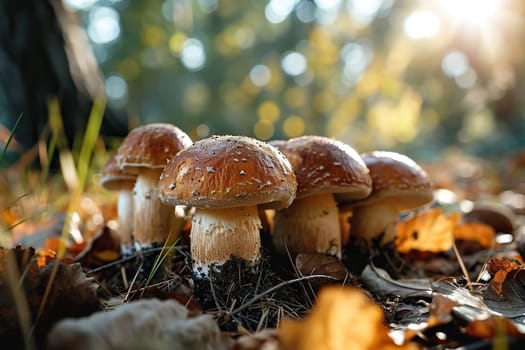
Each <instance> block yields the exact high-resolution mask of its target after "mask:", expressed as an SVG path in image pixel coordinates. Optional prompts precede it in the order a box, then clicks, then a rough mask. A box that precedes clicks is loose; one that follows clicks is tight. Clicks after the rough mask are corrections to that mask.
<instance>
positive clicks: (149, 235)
mask: <svg viewBox="0 0 525 350" xmlns="http://www.w3.org/2000/svg"><path fill="white" fill-rule="evenodd" d="M161 171H162V169H152V170H146V171H143V172H141V173H140V174H139V175H138V176H137V182H136V183H135V187H134V188H133V198H134V206H135V208H134V209H135V215H134V220H133V226H134V230H135V234H134V237H135V243H136V244H137V246H138V248H144V247H146V246H150V245H151V244H153V243H160V244H162V243H164V241H165V240H166V238H167V237H168V236H169V233H170V229H171V228H172V227H173V220H174V209H173V207H171V206H168V205H165V204H163V203H162V202H161V201H160V199H159V191H158V189H157V185H158V182H159V177H160V173H161Z"/></svg>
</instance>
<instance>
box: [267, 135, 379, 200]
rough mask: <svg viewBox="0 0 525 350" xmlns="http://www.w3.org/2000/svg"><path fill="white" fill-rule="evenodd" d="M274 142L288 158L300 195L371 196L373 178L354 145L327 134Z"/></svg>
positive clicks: (337, 198)
mask: <svg viewBox="0 0 525 350" xmlns="http://www.w3.org/2000/svg"><path fill="white" fill-rule="evenodd" d="M270 144H271V145H272V146H274V147H276V148H278V149H279V150H280V151H281V152H283V153H284V155H285V156H286V157H287V158H288V160H289V161H290V163H291V164H292V168H293V169H294V172H295V176H296V178H297V198H303V197H307V196H311V195H314V194H321V193H333V194H334V195H335V198H336V200H337V201H338V202H347V201H351V200H354V199H360V198H364V197H366V196H368V194H369V193H370V191H371V189H372V180H371V178H370V174H369V172H368V169H367V167H366V165H365V163H364V162H363V160H362V159H361V157H360V156H359V154H358V153H357V152H356V150H355V149H353V148H352V147H351V146H349V145H347V144H345V143H343V142H341V141H337V140H334V139H331V138H328V137H324V136H301V137H296V138H292V139H289V140H287V141H282V140H275V141H270Z"/></svg>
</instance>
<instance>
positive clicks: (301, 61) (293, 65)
mask: <svg viewBox="0 0 525 350" xmlns="http://www.w3.org/2000/svg"><path fill="white" fill-rule="evenodd" d="M281 67H282V69H283V71H284V72H285V73H286V74H288V75H291V76H293V77H295V76H298V75H301V74H303V73H304V72H305V71H306V67H307V64H306V57H304V55H302V54H300V53H299V52H288V53H286V54H285V55H284V57H283V59H282V61H281Z"/></svg>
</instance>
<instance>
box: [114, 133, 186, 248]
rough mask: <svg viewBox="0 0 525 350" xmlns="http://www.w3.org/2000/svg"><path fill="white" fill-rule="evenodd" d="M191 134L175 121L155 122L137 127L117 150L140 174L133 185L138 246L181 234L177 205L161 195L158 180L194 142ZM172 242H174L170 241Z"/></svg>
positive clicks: (124, 166) (123, 163)
mask: <svg viewBox="0 0 525 350" xmlns="http://www.w3.org/2000/svg"><path fill="white" fill-rule="evenodd" d="M191 144H192V141H191V139H190V137H189V136H188V135H187V134H186V133H184V132H183V131H182V130H180V129H179V128H177V127H176V126H174V125H172V124H166V123H152V124H146V125H142V126H139V127H137V128H135V129H133V130H132V131H131V132H130V133H129V134H128V136H126V138H125V139H124V140H123V141H122V144H121V145H120V147H119V149H118V152H117V154H116V156H115V157H116V159H117V162H118V164H119V166H120V169H121V170H122V171H124V172H126V173H129V174H134V175H136V176H137V182H136V183H135V186H134V188H133V200H134V206H135V208H134V210H135V216H134V219H133V224H134V238H135V245H136V248H137V249H142V248H144V247H147V246H151V245H153V244H164V243H166V241H167V239H168V238H170V237H172V236H173V235H177V234H178V231H177V230H176V229H175V227H177V226H179V227H180V226H182V225H181V223H180V222H179V224H178V225H177V223H176V222H174V221H176V220H179V221H180V220H183V218H178V219H177V217H176V216H175V209H174V208H173V207H170V206H168V205H166V204H164V203H162V202H161V201H160V199H159V191H158V183H159V178H160V175H161V173H162V170H163V169H164V167H165V166H166V163H167V161H168V160H169V159H170V158H171V157H173V156H174V155H176V154H177V153H178V152H179V151H180V150H182V149H184V148H186V147H188V146H190V145H191ZM168 243H170V242H168Z"/></svg>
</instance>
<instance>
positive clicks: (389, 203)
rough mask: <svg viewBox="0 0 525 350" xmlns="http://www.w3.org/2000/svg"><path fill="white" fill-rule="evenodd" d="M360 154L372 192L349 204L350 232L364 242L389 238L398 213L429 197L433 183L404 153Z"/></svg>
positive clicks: (384, 240)
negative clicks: (351, 210)
mask: <svg viewBox="0 0 525 350" xmlns="http://www.w3.org/2000/svg"><path fill="white" fill-rule="evenodd" d="M361 158H362V159H363V161H364V162H365V164H366V166H367V167H368V169H369V170H370V175H371V176H372V193H371V194H370V196H368V197H367V198H365V199H363V200H359V201H356V202H354V203H353V204H352V209H353V215H352V217H351V219H350V223H351V235H355V236H356V237H361V238H364V239H365V240H366V241H367V242H371V241H372V240H374V239H380V240H381V243H382V244H386V243H389V242H391V241H393V239H394V237H395V230H394V227H395V224H396V223H397V222H398V220H399V216H400V214H401V213H403V212H405V211H409V210H413V209H415V208H418V207H420V206H423V205H425V204H428V203H430V202H431V201H432V199H433V185H432V182H431V180H430V178H429V177H428V175H427V173H426V172H425V171H424V170H423V169H422V168H421V167H420V166H419V165H418V164H417V163H416V162H414V161H413V160H412V159H411V158H409V157H407V156H406V155H403V154H400V153H396V152H387V151H374V152H370V153H364V154H362V155H361Z"/></svg>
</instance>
